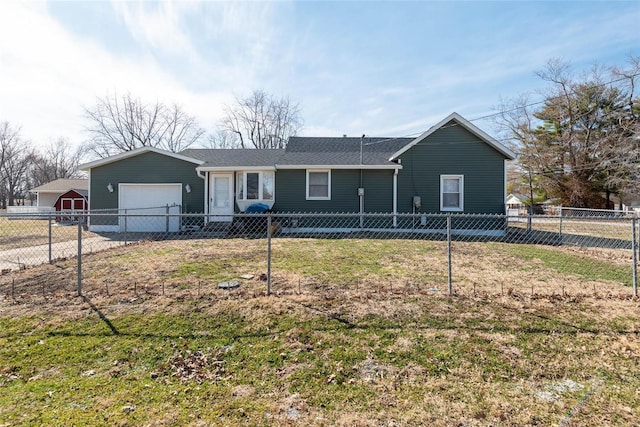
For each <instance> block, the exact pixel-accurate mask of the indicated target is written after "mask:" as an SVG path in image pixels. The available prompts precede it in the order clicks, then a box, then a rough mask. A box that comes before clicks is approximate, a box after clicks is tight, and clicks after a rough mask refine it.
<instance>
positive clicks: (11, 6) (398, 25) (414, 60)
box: [0, 0, 640, 144]
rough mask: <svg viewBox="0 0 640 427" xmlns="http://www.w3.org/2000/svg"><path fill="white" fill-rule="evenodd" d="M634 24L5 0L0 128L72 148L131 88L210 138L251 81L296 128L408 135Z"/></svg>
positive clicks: (548, 9)
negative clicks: (95, 112) (287, 102)
mask: <svg viewBox="0 0 640 427" xmlns="http://www.w3.org/2000/svg"><path fill="white" fill-rule="evenodd" d="M638 23H640V1H632V2H612V1H602V2H575V1H571V2H505V1H501V2H427V1H423V2H407V3H405V2H284V1H278V2H182V1H180V2H160V3H157V2H153V3H152V2H122V1H111V2H109V1H100V2H98V1H96V2H90V1H83V2H71V1H66V2H33V1H30V2H27V3H23V2H16V1H13V0H4V1H2V2H0V122H2V121H9V122H10V123H11V124H13V125H16V126H21V127H22V134H23V136H24V137H25V138H27V139H30V140H32V141H33V142H34V143H37V144H46V143H48V142H49V141H50V140H52V139H56V138H58V137H66V138H68V139H69V140H70V141H72V142H73V143H75V144H79V143H81V142H82V141H83V140H84V139H85V138H86V135H85V134H84V133H83V127H84V123H85V122H84V121H83V117H82V106H83V105H87V106H90V105H92V104H93V103H95V98H96V96H100V97H104V96H106V95H107V94H113V93H118V94H123V93H126V92H130V93H132V94H133V95H134V96H137V97H140V98H141V99H143V100H145V101H149V102H153V101H156V100H160V101H163V102H167V103H173V102H176V103H178V104H180V105H182V106H183V108H184V109H185V110H186V111H187V112H188V113H190V114H192V115H194V116H196V117H197V118H198V120H199V122H200V124H201V126H203V127H204V128H205V129H206V130H207V131H208V132H211V131H213V130H215V127H216V124H217V122H218V121H219V119H220V117H221V111H222V108H223V105H224V104H225V103H231V102H232V100H233V96H234V95H240V96H242V95H247V94H249V93H250V92H251V91H252V89H263V90H265V91H267V92H270V93H272V94H274V95H278V96H281V95H284V96H289V97H290V98H291V99H292V100H295V101H298V102H299V103H300V104H301V107H302V112H303V117H304V121H305V127H304V131H303V134H304V135H315V136H335V135H342V134H348V135H353V136H359V135H362V134H367V135H370V136H405V135H410V134H414V133H417V132H420V131H423V130H426V129H428V128H429V127H430V126H431V125H433V124H435V123H436V122H438V121H439V120H441V119H442V118H444V117H445V116H447V115H448V114H449V113H451V112H452V111H456V112H458V113H460V114H462V115H463V116H464V117H466V118H468V119H474V118H476V117H481V116H484V115H486V114H490V113H492V112H494V108H495V107H496V106H497V105H498V104H499V102H500V98H501V97H502V98H506V97H513V96H516V95H518V94H520V93H523V92H534V91H535V90H537V89H540V88H542V87H543V83H542V82H541V81H540V80H539V79H538V78H537V77H535V75H534V72H535V71H536V70H540V69H542V68H543V67H544V65H545V63H546V62H547V60H548V59H550V58H554V57H559V58H564V59H566V60H569V61H571V62H572V63H573V64H574V66H575V67H576V69H584V68H586V67H588V66H589V65H590V64H593V63H594V62H599V63H602V64H604V65H624V62H625V58H626V57H628V55H629V54H631V53H633V54H635V55H638V54H640V31H639V29H638V28H639V24H638ZM477 124H478V125H480V126H481V127H482V128H483V129H485V130H487V131H488V132H489V133H492V130H493V129H492V128H491V123H489V122H488V121H480V122H477Z"/></svg>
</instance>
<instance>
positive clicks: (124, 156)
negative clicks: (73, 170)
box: [78, 147, 205, 171]
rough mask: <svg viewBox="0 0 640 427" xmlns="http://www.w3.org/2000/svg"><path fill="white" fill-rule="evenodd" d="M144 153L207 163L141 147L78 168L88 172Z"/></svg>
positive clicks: (156, 149) (196, 162) (169, 152)
mask: <svg viewBox="0 0 640 427" xmlns="http://www.w3.org/2000/svg"><path fill="white" fill-rule="evenodd" d="M144 153H157V154H162V155H164V156H168V157H173V158H175V159H178V160H183V161H185V162H189V163H195V164H197V165H201V164H203V163H205V162H204V161H202V160H198V159H194V158H193V157H187V156H184V155H182V154H178V153H173V152H171V151H166V150H161V149H159V148H155V147H140V148H136V149H135V150H130V151H125V152H123V153H119V154H116V155H114V156H110V157H105V158H104V159H99V160H94V161H93V162H89V163H85V164H82V165H80V166H78V170H81V171H88V170H91V169H93V168H95V167H98V166H104V165H108V164H109V163H114V162H118V161H120V160H124V159H128V158H129V157H135V156H138V155H140V154H144Z"/></svg>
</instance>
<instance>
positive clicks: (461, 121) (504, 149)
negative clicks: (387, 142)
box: [389, 112, 516, 161]
mask: <svg viewBox="0 0 640 427" xmlns="http://www.w3.org/2000/svg"><path fill="white" fill-rule="evenodd" d="M451 120H455V121H457V122H458V123H459V124H460V126H462V127H463V128H465V129H466V130H468V131H469V132H471V133H472V134H474V135H475V136H477V137H478V138H480V139H481V140H483V141H484V142H486V143H487V144H488V145H489V146H491V147H493V148H494V149H495V150H496V151H498V152H499V153H501V154H502V155H503V156H505V157H506V158H507V159H508V160H514V159H515V158H516V154H515V153H514V152H513V151H511V150H510V149H509V148H507V147H505V146H504V145H503V144H501V143H500V142H498V141H497V140H496V139H495V138H493V137H492V136H490V135H489V134H487V133H486V132H484V131H483V130H482V129H480V128H479V127H477V126H475V125H474V124H473V123H471V122H470V121H468V120H467V119H465V118H464V117H462V116H461V115H460V114H458V113H456V112H453V113H451V114H449V115H448V116H447V117H445V118H444V119H442V120H440V121H439V122H438V123H437V124H435V125H433V126H432V127H430V128H429V130H427V131H426V132H424V133H422V135H420V136H418V137H417V138H416V139H414V140H413V141H411V142H410V143H408V144H407V145H405V146H404V147H402V148H401V149H400V150H398V151H397V152H395V153H393V154H392V155H391V157H390V158H389V161H394V160H396V159H397V158H398V157H400V156H401V155H402V154H404V153H406V152H407V151H409V150H410V149H411V148H413V147H414V146H415V145H417V144H418V143H419V142H421V141H423V140H425V139H426V138H427V137H429V136H430V135H432V134H433V133H435V132H436V131H437V130H439V129H440V128H442V126H444V125H445V124H447V123H449V122H450V121H451Z"/></svg>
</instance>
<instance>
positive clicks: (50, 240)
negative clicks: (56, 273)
mask: <svg viewBox="0 0 640 427" xmlns="http://www.w3.org/2000/svg"><path fill="white" fill-rule="evenodd" d="M51 232H52V228H51V212H49V264H51V261H53V259H52V257H51V243H52V240H53V239H52V236H51Z"/></svg>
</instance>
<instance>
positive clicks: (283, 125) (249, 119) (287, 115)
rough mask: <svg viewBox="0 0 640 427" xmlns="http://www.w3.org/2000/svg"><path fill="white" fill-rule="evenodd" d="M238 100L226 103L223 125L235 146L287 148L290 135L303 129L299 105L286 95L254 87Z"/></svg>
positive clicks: (222, 127)
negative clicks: (274, 93) (270, 92)
mask: <svg viewBox="0 0 640 427" xmlns="http://www.w3.org/2000/svg"><path fill="white" fill-rule="evenodd" d="M235 101H236V102H235V104H234V105H231V106H229V105H227V106H225V109H224V112H225V117H224V118H223V119H222V121H221V129H222V131H223V132H225V133H227V134H228V135H230V136H231V137H232V138H233V145H234V146H236V147H241V148H258V149H264V148H284V147H285V146H286V144H287V140H288V138H289V137H290V136H294V135H296V134H297V133H298V132H299V131H300V130H301V129H302V117H301V111H300V106H299V105H298V104H297V103H293V102H291V100H289V98H287V97H283V98H279V99H278V98H275V97H274V96H272V95H269V94H267V93H266V92H264V91H262V90H254V91H253V92H252V93H251V95H249V96H248V97H245V98H239V97H236V99H235ZM218 138H219V137H218ZM225 141H226V139H225Z"/></svg>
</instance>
